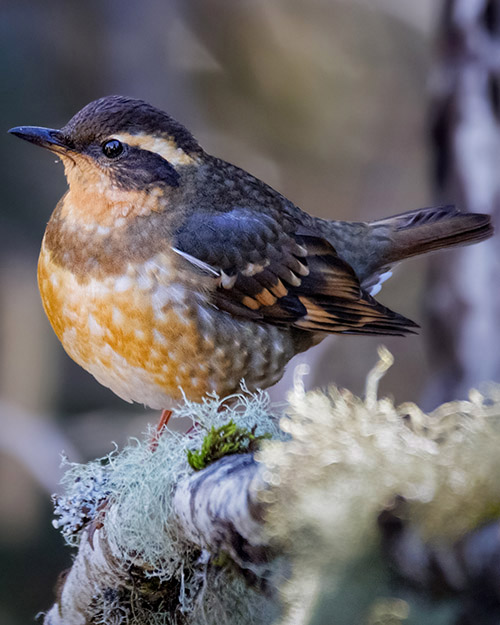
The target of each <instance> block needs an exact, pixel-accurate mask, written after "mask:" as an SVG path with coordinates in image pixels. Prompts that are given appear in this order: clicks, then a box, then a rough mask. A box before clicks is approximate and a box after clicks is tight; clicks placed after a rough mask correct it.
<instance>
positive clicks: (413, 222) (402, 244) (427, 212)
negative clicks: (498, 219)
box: [371, 206, 493, 263]
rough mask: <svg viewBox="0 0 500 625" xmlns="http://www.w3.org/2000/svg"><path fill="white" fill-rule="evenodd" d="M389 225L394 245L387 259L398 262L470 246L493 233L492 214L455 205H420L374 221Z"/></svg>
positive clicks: (390, 261)
mask: <svg viewBox="0 0 500 625" xmlns="http://www.w3.org/2000/svg"><path fill="white" fill-rule="evenodd" d="M371 225H380V226H388V227H389V229H390V234H389V237H390V239H391V242H392V245H391V249H390V250H387V252H386V253H387V256H386V258H385V259H384V261H385V262H387V263H394V262H398V261H400V260H403V259H404V258H409V257H410V256H416V255H417V254H424V253H425V252H432V251H434V250H439V249H441V248H443V247H451V246H453V245H467V244H469V243H478V242H479V241H483V240H484V239H488V238H489V237H490V236H491V235H492V234H493V226H492V225H491V220H490V216H489V215H481V214H476V213H461V212H460V211H459V210H458V209H457V208H455V206H434V207H430V208H419V209H416V210H412V211H409V212H407V213H401V214H400V215H394V216H392V217H387V218H386V219H381V220H379V221H374V222H371Z"/></svg>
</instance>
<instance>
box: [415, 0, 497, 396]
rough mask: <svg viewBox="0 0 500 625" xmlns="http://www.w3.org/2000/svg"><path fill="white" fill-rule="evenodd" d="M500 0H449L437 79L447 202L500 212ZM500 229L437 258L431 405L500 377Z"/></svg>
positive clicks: (437, 176)
mask: <svg viewBox="0 0 500 625" xmlns="http://www.w3.org/2000/svg"><path fill="white" fill-rule="evenodd" d="M499 72H500V1H499V0H447V1H446V2H445V5H444V11H443V16H442V22H441V26H440V30H439V33H438V55H437V62H436V65H435V68H434V73H433V76H432V77H431V91H432V97H433V102H432V106H431V137H432V142H433V151H434V153H433V157H434V169H433V178H434V185H435V189H436V192H437V195H438V197H439V201H440V202H443V203H449V202H450V201H452V202H455V203H456V204H457V205H458V206H459V207H461V208H463V210H466V211H472V212H479V213H489V214H491V215H492V216H493V218H494V221H495V218H498V217H497V216H498V214H499V212H500V176H499V175H498V172H499V171H500V132H499V107H500V83H499V77H500V75H499ZM499 262H500V245H499V242H498V236H496V237H493V238H492V239H490V240H488V241H486V242H484V243H482V244H481V245H478V246H473V247H468V248H463V249H460V250H455V251H451V252H449V253H448V254H446V255H443V256H441V255H439V256H437V257H434V258H433V259H432V260H431V268H430V283H429V287H428V291H427V302H426V307H427V312H428V321H429V325H430V329H429V331H427V332H426V336H427V338H428V346H429V351H430V354H431V359H430V360H431V369H432V370H431V378H430V379H431V380H432V381H431V383H430V385H429V387H428V389H427V397H426V402H427V403H430V404H432V405H436V404H438V403H440V402H443V401H449V400H450V399H452V398H453V399H454V398H461V397H465V396H466V394H467V392H468V390H469V389H470V388H471V387H473V386H475V385H477V384H478V383H480V382H483V381H485V380H498V379H499V378H500V350H499V349H498V346H499V345H500V324H499V323H498V319H499V318H500V297H499V293H500V270H499Z"/></svg>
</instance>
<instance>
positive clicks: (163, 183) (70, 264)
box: [10, 96, 493, 408]
mask: <svg viewBox="0 0 500 625" xmlns="http://www.w3.org/2000/svg"><path fill="white" fill-rule="evenodd" d="M10 132H12V133H13V134H15V135H17V136H18V137H21V138H22V139H26V140H27V141H30V142H31V143H35V144H36V145H40V146H42V147H45V148H48V149H49V150H51V151H52V152H54V153H55V154H57V155H58V156H59V157H60V158H61V160H62V162H63V164H64V168H65V173H66V177H67V180H68V184H69V190H68V192H67V193H66V194H65V195H64V197H63V198H62V199H61V200H60V201H59V203H58V205H57V207H56V209H55V211H54V213H53V214H52V217H51V219H50V221H49V223H48V225H47V229H46V232H45V236H44V238H43V243H42V249H41V253H40V260H39V264H38V284H39V288H40V293H41V296H42V301H43V305H44V307H45V311H46V313H47V316H48V318H49V320H50V322H51V324H52V326H53V328H54V330H55V332H56V334H57V336H58V337H59V339H60V341H61V342H62V344H63V346H64V348H65V350H66V351H67V352H68V354H69V355H70V356H71V358H73V359H74V360H75V361H76V362H77V363H79V364H80V365H81V366H82V367H83V368H84V369H86V370H87V371H89V372H90V373H91V374H92V375H94V376H95V378H96V379H97V380H98V381H99V382H101V384H104V385H105V386H107V387H109V388H110V389H111V390H112V391H114V392H115V393H116V394H117V395H119V396H120V397H122V398H123V399H125V400H127V401H136V402H140V403H143V404H146V405H147V406H150V407H152V408H162V407H164V406H165V405H166V402H167V398H169V397H170V398H174V399H175V398H180V397H181V395H182V392H184V393H185V395H186V396H187V398H189V399H191V400H195V401H199V400H201V399H202V398H203V396H204V395H205V394H206V393H207V392H210V391H216V392H217V393H218V394H219V395H220V396H221V397H224V396H227V395H228V394H231V393H233V392H234V391H237V390H238V388H239V386H240V381H241V380H242V379H245V381H246V384H247V386H248V388H249V389H256V388H265V387H267V386H270V385H272V384H274V383H275V382H277V381H278V380H279V379H280V378H281V376H282V374H283V371H284V368H285V366H286V364H287V362H288V361H289V360H290V359H291V358H292V356H294V355H295V354H297V353H298V352H302V351H304V350H306V349H308V348H309V347H311V346H312V345H314V344H316V343H318V342H319V341H321V340H322V339H323V338H324V337H325V336H326V334H328V333H346V334H348V333H351V334H382V335H386V334H391V335H404V334H407V333H410V332H412V331H414V329H415V328H416V327H417V326H416V324H415V323H413V322H412V321H410V320H409V319H406V318H405V317H403V316H402V315H400V314H398V313H396V312H393V311H392V310H389V309H388V308H386V307H385V306H383V305H382V304H380V303H378V302H377V301H376V300H375V299H374V298H373V296H374V295H375V294H376V293H377V292H378V290H379V289H380V285H381V283H382V281H383V280H385V279H386V278H387V277H388V276H389V275H390V269H391V266H392V265H394V264H395V263H397V262H398V261H400V260H402V259H404V258H407V257H410V256H415V255H417V254H422V253H424V252H428V251H432V250H437V249H439V248H442V247H448V246H452V245H461V244H465V243H475V242H477V241H482V240H484V239H486V238H488V237H489V236H490V235H491V234H492V231H493V230H492V226H491V224H490V218H489V216H487V215H479V214H471V213H461V212H459V211H458V210H456V209H455V208H454V207H453V206H439V207H435V208H424V209H418V210H413V211H410V212H406V213H402V214H399V215H395V216H393V217H389V218H386V219H381V220H377V221H372V222H368V223H364V222H363V223H351V222H344V221H328V220H324V219H319V218H317V217H312V216H310V215H308V214H307V213H305V212H303V211H302V210H301V209H300V208H298V207H297V206H295V205H294V204H293V203H292V202H291V201H289V200H288V199H286V198H285V197H283V196H282V195H281V194H280V193H278V192H277V191H275V190H274V189H272V188H271V187H269V186H268V185H266V184H265V183H264V182H262V181H261V180H258V179H257V178H255V177H254V176H252V175H250V174H249V173H247V172H246V171H243V170H242V169H239V168H238V167H236V166H235V165H231V164H229V163H227V162H225V161H223V160H221V159H219V158H216V157H214V156H211V155H209V154H207V153H206V152H205V151H204V150H203V149H202V148H201V147H200V145H199V144H198V142H197V141H196V140H195V139H194V137H193V136H192V135H191V133H190V132H189V131H188V130H187V129H186V128H184V126H182V125H181V124H180V123H178V122H176V121H175V120H174V119H172V118H171V117H170V116H169V115H167V114H166V113H164V112H163V111H161V110H159V109H157V108H154V107H153V106H151V105H149V104H147V103H146V102H143V101H141V100H135V99H131V98H126V97H122V96H110V97H105V98H101V99H99V100H96V101H95V102H91V103H90V104H88V105H87V106H86V107H85V108H83V109H82V110H81V111H80V112H79V113H77V114H76V115H75V116H74V117H73V118H72V119H71V120H70V121H69V122H68V123H67V124H66V126H64V127H63V128H62V129H61V130H51V129H47V128H38V127H32V126H21V127H19V128H13V129H12V130H11V131H10Z"/></svg>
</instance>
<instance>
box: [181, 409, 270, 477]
mask: <svg viewBox="0 0 500 625" xmlns="http://www.w3.org/2000/svg"><path fill="white" fill-rule="evenodd" d="M255 429H256V426H254V427H253V428H252V429H251V430H248V429H247V428H244V427H240V426H238V425H236V423H235V422H234V421H233V420H232V419H231V421H229V422H228V423H225V424H224V425H222V426H220V427H218V428H216V427H215V426H212V427H211V428H210V430H209V431H208V433H207V435H206V436H205V438H204V439H203V442H202V445H201V449H200V450H199V451H197V450H191V449H188V450H187V460H188V462H189V465H190V466H191V467H192V468H193V469H194V470H195V471H201V470H202V469H204V468H205V467H207V466H208V465H209V464H212V462H215V461H216V460H219V459H220V458H222V457H224V456H230V455H232V454H246V453H248V452H253V451H255V450H256V449H257V448H258V446H259V443H260V442H261V441H263V440H265V439H269V438H271V434H268V433H266V434H261V435H260V436H257V435H256V434H255Z"/></svg>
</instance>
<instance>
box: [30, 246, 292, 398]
mask: <svg viewBox="0 0 500 625" xmlns="http://www.w3.org/2000/svg"><path fill="white" fill-rule="evenodd" d="M172 275H174V269H173V268H172V267H171V266H170V264H169V258H168V257H167V256H166V255H161V256H157V257H155V258H154V259H151V260H150V261H147V262H145V263H143V264H141V265H139V266H131V265H129V266H128V267H127V268H126V270H125V272H124V273H123V274H122V275H120V276H111V275H110V276H106V277H104V278H99V279H97V278H93V277H91V278H85V279H84V280H83V279H82V280H79V279H77V277H75V275H74V274H73V273H72V272H71V271H69V270H68V269H65V268H64V267H61V266H60V265H57V264H56V263H54V262H53V261H52V260H51V254H50V251H48V250H47V249H46V248H45V246H43V245H42V250H41V254H40V259H39V264H38V284H39V288H40V293H41V296H42V301H43V305H44V308H45V312H46V314H47V316H48V318H49V320H50V323H51V324H52V327H53V328H54V331H55V333H56V334H57V336H58V338H59V340H60V341H61V343H62V344H63V347H64V349H65V350H66V352H67V353H68V354H69V356H70V357H71V358H72V359H73V360H75V361H76V362H77V363H78V364H79V365H81V366H82V367H83V368H84V369H86V370H87V371H88V372H89V373H91V374H92V375H94V377H95V378H96V379H97V380H98V381H99V382H100V383H101V384H103V385H104V386H107V387H109V388H110V389H111V390H112V391H113V392H115V393H116V394H117V395H118V396H120V397H121V398H123V399H125V400H126V401H136V402H139V403H143V404H145V405H147V406H149V407H151V408H163V407H165V405H167V400H168V398H169V397H170V398H173V399H179V398H181V397H182V395H183V393H184V394H185V395H186V397H187V398H188V399H190V400H193V401H200V400H201V399H202V397H203V396H204V395H205V394H206V393H207V392H209V391H216V392H217V393H218V394H219V395H221V396H224V395H227V394H228V393H232V392H234V391H235V390H237V389H238V387H239V383H240V380H241V378H245V379H246V380H247V383H248V385H249V387H250V388H256V387H262V388H264V387H266V386H269V385H270V384H273V383H274V382H276V381H277V380H278V379H279V378H280V377H281V375H282V373H283V370H284V367H285V364H286V362H287V361H288V360H289V359H290V358H291V357H292V356H293V347H292V344H291V340H290V337H289V336H288V333H287V332H283V331H282V330H280V329H278V328H274V327H270V326H263V325H260V324H257V323H254V322H250V321H249V322H244V321H237V320H235V319H233V318H231V316H230V315H228V314H227V313H224V312H221V311H218V310H216V309H214V308H212V307H210V306H208V305H207V302H206V301H205V300H204V296H203V294H202V293H198V292H196V293H195V292H194V291H193V290H192V289H189V288H187V287H185V286H183V285H181V284H179V283H175V282H172V281H171V280H172ZM181 389H182V390H181Z"/></svg>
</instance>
